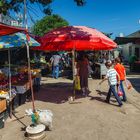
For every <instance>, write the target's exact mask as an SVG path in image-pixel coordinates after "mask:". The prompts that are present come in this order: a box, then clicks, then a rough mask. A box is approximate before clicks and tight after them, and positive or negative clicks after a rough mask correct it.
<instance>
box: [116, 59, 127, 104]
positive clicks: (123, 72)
mask: <svg viewBox="0 0 140 140" xmlns="http://www.w3.org/2000/svg"><path fill="white" fill-rule="evenodd" d="M114 69H115V70H116V71H117V73H118V74H119V77H120V88H121V91H122V92H123V101H124V102H126V100H127V98H126V94H125V90H124V87H123V82H124V81H125V80H126V70H125V67H124V66H123V65H122V64H121V60H120V58H119V57H117V58H115V66H114Z"/></svg>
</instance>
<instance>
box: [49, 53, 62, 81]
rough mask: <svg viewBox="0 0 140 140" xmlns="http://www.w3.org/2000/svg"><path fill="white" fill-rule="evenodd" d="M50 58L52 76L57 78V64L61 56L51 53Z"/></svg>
mask: <svg viewBox="0 0 140 140" xmlns="http://www.w3.org/2000/svg"><path fill="white" fill-rule="evenodd" d="M50 60H51V64H52V77H53V78H56V79H57V78H58V77H59V65H60V61H61V57H60V56H59V55H58V53H57V54H55V55H53V56H52V57H51V59H50Z"/></svg>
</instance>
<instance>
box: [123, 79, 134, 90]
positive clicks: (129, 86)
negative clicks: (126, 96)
mask: <svg viewBox="0 0 140 140" xmlns="http://www.w3.org/2000/svg"><path fill="white" fill-rule="evenodd" d="M125 84H126V87H127V89H128V90H129V89H131V88H132V84H131V82H130V81H129V80H127V79H126V80H125Z"/></svg>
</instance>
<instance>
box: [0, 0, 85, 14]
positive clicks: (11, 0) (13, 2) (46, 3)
mask: <svg viewBox="0 0 140 140" xmlns="http://www.w3.org/2000/svg"><path fill="white" fill-rule="evenodd" d="M26 1H27V5H28V4H35V3H36V4H39V5H42V6H43V12H44V13H45V14H48V15H50V14H51V13H52V9H51V7H50V4H51V3H52V2H53V1H54V0H26ZM74 2H76V4H77V6H83V5H84V4H85V0H74ZM23 3H24V0H0V13H3V14H7V12H8V11H10V10H13V11H15V12H20V10H21V9H22V8H21V7H22V6H23Z"/></svg>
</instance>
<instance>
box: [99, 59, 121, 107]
mask: <svg viewBox="0 0 140 140" xmlns="http://www.w3.org/2000/svg"><path fill="white" fill-rule="evenodd" d="M105 65H106V67H107V69H108V71H107V74H106V76H105V78H104V79H103V80H102V81H101V82H100V83H99V84H100V85H101V84H102V83H103V82H104V81H105V80H108V84H109V91H108V94H107V97H106V102H107V103H109V101H110V97H111V93H113V95H114V96H115V98H116V100H117V102H118V104H119V106H120V107H121V106H122V105H123V104H122V101H121V99H120V97H119V96H118V94H117V92H116V90H115V87H116V85H117V82H118V84H120V78H119V74H118V73H117V71H116V70H115V69H114V68H112V62H111V61H107V62H106V63H105ZM117 77H118V80H117Z"/></svg>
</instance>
